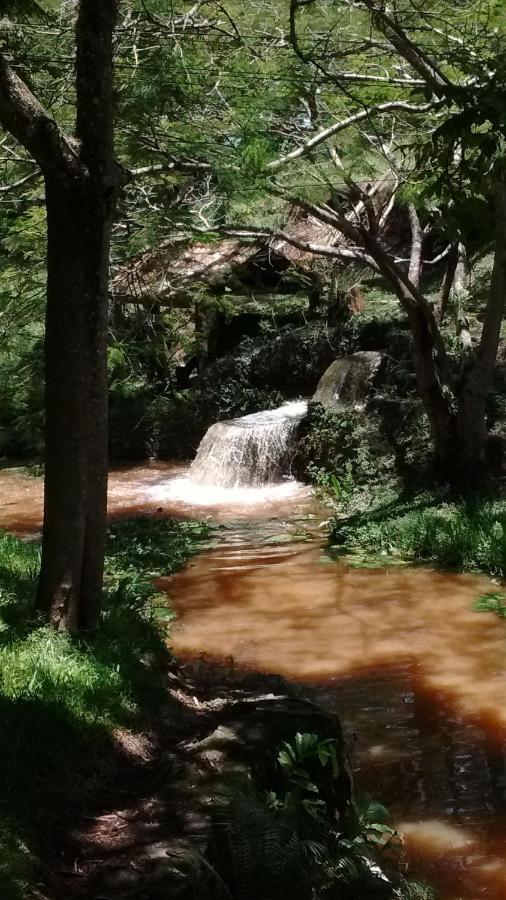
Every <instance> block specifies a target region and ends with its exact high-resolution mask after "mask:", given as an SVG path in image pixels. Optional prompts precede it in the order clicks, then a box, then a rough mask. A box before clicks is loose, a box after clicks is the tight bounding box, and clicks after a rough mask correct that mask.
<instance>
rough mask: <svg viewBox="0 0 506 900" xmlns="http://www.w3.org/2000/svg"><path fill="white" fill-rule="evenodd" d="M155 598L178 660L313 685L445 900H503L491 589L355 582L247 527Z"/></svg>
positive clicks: (412, 580)
mask: <svg viewBox="0 0 506 900" xmlns="http://www.w3.org/2000/svg"><path fill="white" fill-rule="evenodd" d="M160 586H161V587H163V588H164V589H165V590H167V592H168V593H169V595H170V597H171V599H172V600H173V602H174V603H175V604H176V606H177V608H178V610H179V612H180V614H181V617H182V618H181V621H180V625H179V626H178V627H177V628H176V629H175V630H174V632H173V635H172V641H171V642H172V644H173V646H174V649H175V650H176V651H177V652H178V653H179V654H181V655H194V654H199V653H202V652H204V653H207V654H209V655H210V656H213V657H217V658H221V659H224V658H229V657H230V656H233V657H235V659H236V660H237V662H238V663H240V664H242V665H245V666H249V667H254V668H258V669H264V670H268V671H271V672H272V671H274V672H279V673H281V674H285V675H290V676H292V677H295V678H298V679H300V680H310V681H312V682H313V683H316V684H317V685H318V693H319V697H320V701H321V702H322V704H323V705H325V706H327V707H328V708H330V709H332V710H334V711H336V712H338V714H339V715H340V717H341V719H342V720H343V721H344V722H345V725H346V726H347V729H348V731H349V733H350V735H351V739H352V740H353V741H355V740H356V746H355V748H354V754H353V756H354V760H355V764H356V768H357V772H356V778H357V783H358V786H359V789H361V790H365V791H367V792H369V793H371V794H373V795H375V796H377V797H381V799H382V800H384V801H385V802H387V804H388V805H389V807H390V808H391V810H392V812H393V815H394V817H395V821H396V823H397V824H398V825H399V827H400V828H401V829H402V830H403V832H404V834H405V841H406V846H407V849H408V852H409V856H410V860H411V862H412V865H413V867H414V869H415V871H419V872H420V874H422V875H425V877H428V878H429V879H430V880H432V881H433V883H435V884H437V885H438V887H439V888H440V890H441V896H442V898H443V900H477V898H478V897H486V898H489V900H504V897H505V896H506V863H503V857H504V850H505V845H506V817H505V802H504V799H503V791H504V788H503V787H502V786H501V780H500V779H501V776H503V775H504V758H503V751H502V746H503V741H504V738H505V736H506V673H505V668H504V660H505V659H506V628H505V626H504V623H502V622H501V621H500V620H498V619H496V618H495V617H494V616H493V615H491V614H483V613H476V612H474V611H473V610H472V602H473V599H474V598H475V597H476V596H477V595H478V594H479V593H482V592H484V591H486V590H491V589H492V587H493V586H491V582H490V580H489V579H487V578H484V577H478V576H475V575H461V576H454V575H451V574H448V573H443V572H434V571H431V570H429V569H425V568H417V569H413V568H392V569H382V570H357V569H353V568H350V567H348V566H346V565H344V564H335V563H329V562H328V561H327V560H326V557H325V556H324V555H323V556H322V551H321V548H320V546H319V544H318V542H315V541H313V542H312V543H310V544H304V543H302V544H298V543H289V544H287V543H283V544H282V543H279V544H276V543H273V544H271V543H269V542H268V543H265V542H264V543H263V544H262V543H261V539H259V538H258V536H257V538H256V540H253V541H252V540H251V535H250V534H249V535H248V534H247V533H245V532H244V531H243V532H241V530H240V529H238V530H237V531H236V533H235V535H234V536H233V540H229V541H228V542H225V543H224V544H223V545H222V546H221V547H220V548H218V549H216V550H213V551H210V552H208V553H206V554H204V555H202V556H201V557H199V558H198V559H197V560H195V561H194V563H193V564H192V565H191V566H190V567H189V568H188V569H186V570H185V571H184V572H180V573H178V574H176V575H175V576H173V577H172V578H170V579H161V580H160Z"/></svg>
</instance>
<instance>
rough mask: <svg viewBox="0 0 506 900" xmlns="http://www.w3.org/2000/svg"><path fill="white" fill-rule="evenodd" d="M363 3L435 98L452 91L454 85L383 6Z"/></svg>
mask: <svg viewBox="0 0 506 900" xmlns="http://www.w3.org/2000/svg"><path fill="white" fill-rule="evenodd" d="M363 3H364V6H366V7H367V9H368V10H369V12H370V13H371V16H372V20H373V23H374V25H376V27H377V28H378V29H379V30H380V31H381V33H382V34H383V35H384V36H385V37H386V39H387V40H388V41H389V42H390V43H391V44H392V46H393V47H395V49H396V50H397V52H398V53H399V54H400V55H401V56H402V57H403V58H404V59H405V60H406V62H408V63H409V64H410V66H411V67H412V68H413V69H414V70H415V72H418V74H419V75H421V77H422V78H423V79H424V81H425V83H426V84H427V85H428V86H429V87H431V88H432V90H433V91H434V93H435V94H436V95H437V96H445V95H447V94H448V93H449V92H451V91H452V90H453V89H454V87H455V85H453V83H452V82H451V81H450V79H449V78H447V76H446V75H445V74H444V73H443V72H442V71H441V69H439V68H438V66H437V65H436V63H435V62H434V61H433V60H432V59H431V58H430V57H429V56H428V54H427V53H425V51H424V50H423V48H422V47H419V46H417V45H416V44H414V43H413V41H412V40H411V38H410V37H409V36H408V34H406V32H405V31H404V30H403V29H402V28H401V26H400V25H399V24H398V23H397V22H396V21H395V19H392V18H391V16H390V15H389V14H388V12H387V11H386V9H385V8H384V7H383V6H379V5H378V4H377V3H376V0H363Z"/></svg>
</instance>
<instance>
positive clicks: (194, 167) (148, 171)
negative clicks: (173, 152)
mask: <svg viewBox="0 0 506 900" xmlns="http://www.w3.org/2000/svg"><path fill="white" fill-rule="evenodd" d="M164 172H177V173H179V174H181V175H203V174H209V172H211V166H210V165H209V163H205V162H200V161H199V160H197V159H176V157H171V158H170V159H169V160H167V162H162V163H153V165H150V166H140V167H139V168H137V169H130V177H131V179H132V180H134V181H135V180H137V179H139V178H144V177H149V176H150V175H160V174H163V173H164Z"/></svg>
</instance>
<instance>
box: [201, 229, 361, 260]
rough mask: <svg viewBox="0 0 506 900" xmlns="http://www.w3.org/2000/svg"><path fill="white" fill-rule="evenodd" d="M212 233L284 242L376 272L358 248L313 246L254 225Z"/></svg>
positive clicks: (279, 232) (310, 242)
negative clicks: (364, 265)
mask: <svg viewBox="0 0 506 900" xmlns="http://www.w3.org/2000/svg"><path fill="white" fill-rule="evenodd" d="M213 231H216V232H217V233H218V234H223V235H226V236H227V237H236V238H255V239H256V240H258V239H259V238H268V239H269V240H271V241H273V242H275V243H278V242H285V243H287V244H290V246H292V247H295V248H296V249H297V250H302V251H303V252H304V253H312V254H313V255H315V256H326V257H330V258H331V259H342V260H347V261H350V260H352V261H354V262H357V261H359V262H363V263H365V264H366V265H368V266H371V268H373V269H374V270H375V271H377V270H378V267H377V265H376V263H375V262H374V259H373V258H372V256H369V255H368V254H367V253H364V251H363V250H362V249H360V248H358V247H357V248H353V249H352V248H350V247H343V246H336V245H332V244H314V243H312V241H304V240H301V239H300V238H297V237H295V236H294V235H292V234H289V233H288V232H287V231H275V230H271V229H270V228H261V227H258V228H257V227H255V226H254V225H240V224H233V223H231V224H228V225H220V226H219V227H217V228H213Z"/></svg>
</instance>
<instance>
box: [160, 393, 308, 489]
mask: <svg viewBox="0 0 506 900" xmlns="http://www.w3.org/2000/svg"><path fill="white" fill-rule="evenodd" d="M306 412H307V401H306V400H301V401H295V402H291V403H285V404H284V405H283V406H280V407H279V408H278V409H272V410H263V411H262V412H258V413H252V414H251V415H249V416H243V417H242V418H239V419H231V420H229V421H226V422H216V423H215V424H214V425H211V427H210V428H209V429H208V431H207V433H206V434H205V436H204V438H203V439H202V441H201V443H200V446H199V448H198V451H197V455H196V457H195V459H194V461H193V463H192V465H191V466H190V470H189V472H188V474H187V475H186V476H185V477H181V478H174V479H171V480H170V481H169V482H167V483H166V484H164V485H160V486H157V488H156V489H153V491H156V497H157V499H158V500H160V501H161V502H164V501H171V500H178V501H182V502H184V503H188V504H189V505H192V506H195V505H196V506H219V505H221V504H223V503H227V504H230V503H235V504H238V505H249V504H257V503H265V502H266V501H276V500H278V499H279V500H282V499H284V498H286V497H288V496H293V495H294V494H297V493H300V492H305V491H306V489H304V487H303V486H302V485H300V484H299V483H298V482H297V481H295V480H294V479H293V478H291V477H290V460H291V451H292V448H293V441H294V437H295V432H296V430H297V426H298V424H299V422H300V421H301V419H302V418H303V417H304V416H305V414H306Z"/></svg>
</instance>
